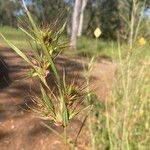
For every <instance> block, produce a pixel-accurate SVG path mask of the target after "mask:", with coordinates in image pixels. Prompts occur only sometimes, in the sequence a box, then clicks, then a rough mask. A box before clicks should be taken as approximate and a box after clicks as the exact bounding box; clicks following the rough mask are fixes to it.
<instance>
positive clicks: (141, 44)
mask: <svg viewBox="0 0 150 150" xmlns="http://www.w3.org/2000/svg"><path fill="white" fill-rule="evenodd" d="M145 44H146V40H145V38H144V37H141V38H140V39H139V45H140V46H143V45H145Z"/></svg>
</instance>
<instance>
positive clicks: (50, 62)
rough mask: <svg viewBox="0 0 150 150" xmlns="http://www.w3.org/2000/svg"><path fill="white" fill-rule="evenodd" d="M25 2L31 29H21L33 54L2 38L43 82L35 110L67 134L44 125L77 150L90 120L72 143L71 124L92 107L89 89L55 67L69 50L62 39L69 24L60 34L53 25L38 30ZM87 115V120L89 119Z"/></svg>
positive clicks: (33, 109)
mask: <svg viewBox="0 0 150 150" xmlns="http://www.w3.org/2000/svg"><path fill="white" fill-rule="evenodd" d="M22 2H23V6H24V9H25V12H26V15H27V17H28V22H29V26H28V30H25V29H24V28H22V27H19V28H20V30H21V31H22V32H23V33H25V34H26V35H27V36H28V37H29V38H30V40H32V42H31V41H30V45H31V49H30V50H31V52H23V51H22V50H20V49H19V48H17V47H16V46H15V45H13V44H12V43H11V42H10V41H8V40H7V39H6V38H5V37H4V36H3V34H1V36H2V37H3V39H4V40H5V41H6V42H7V44H8V45H9V46H10V47H11V48H12V49H13V50H14V51H15V52H16V53H17V54H18V55H19V56H20V57H21V58H22V59H24V60H25V61H26V62H27V63H28V65H29V66H30V70H31V71H30V77H31V78H34V77H35V76H36V77H37V78H38V79H39V82H40V87H39V88H40V94H37V95H31V98H32V101H33V102H34V106H33V107H32V106H31V110H32V111H33V112H35V113H36V115H38V116H39V117H41V118H42V119H44V120H47V121H48V122H49V123H51V124H55V125H56V126H58V127H60V128H63V134H60V133H58V132H57V131H56V130H54V129H52V128H51V127H50V126H49V125H48V124H45V123H43V124H44V125H45V126H46V127H48V128H49V129H50V130H51V131H53V132H54V133H55V134H57V135H58V136H59V137H60V138H61V139H62V140H63V141H64V143H65V147H66V148H67V147H68V145H69V144H70V143H73V148H75V146H76V144H77V139H78V137H79V134H80V132H81V130H82V127H83V125H84V123H85V120H86V119H84V121H83V124H82V125H81V127H80V128H79V131H76V136H75V137H73V138H72V139H69V137H68V136H69V134H68V126H69V122H70V120H71V119H73V118H75V117H76V116H77V115H78V114H79V113H81V112H86V113H87V112H89V111H90V110H91V105H88V106H86V107H84V106H83V105H82V104H83V101H84V97H85V95H86V93H85V86H84V85H82V86H81V85H77V84H75V83H74V82H71V83H70V82H67V81H66V76H65V71H63V75H61V73H60V72H58V69H57V67H56V64H55V59H56V58H57V56H58V55H59V54H60V53H61V51H62V50H63V49H64V48H65V47H66V46H67V45H66V42H64V40H62V38H61V37H62V36H63V31H64V28H65V24H64V25H63V26H62V27H61V28H59V29H57V30H53V28H51V26H49V25H46V26H43V27H41V28H40V27H38V26H37V24H36V23H35V22H34V20H33V18H32V16H31V14H30V12H29V11H28V9H27V7H26V5H25V2H24V1H22ZM50 73H51V74H53V76H54V78H53V80H54V81H55V83H56V87H55V88H51V87H50V86H49V85H48V83H47V80H46V79H47V77H48V75H49V74H50ZM72 80H73V79H72ZM29 107H30V106H29ZM87 114H88V113H87ZM87 114H86V115H85V118H87ZM70 141H71V142H70Z"/></svg>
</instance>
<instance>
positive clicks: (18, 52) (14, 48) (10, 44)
mask: <svg viewBox="0 0 150 150" xmlns="http://www.w3.org/2000/svg"><path fill="white" fill-rule="evenodd" d="M0 35H1V36H2V38H3V39H4V40H5V41H6V43H7V44H8V45H9V46H10V47H11V48H12V49H13V50H14V51H15V52H16V53H17V54H18V55H19V56H20V57H22V58H23V59H24V60H25V61H26V62H27V63H29V64H30V65H31V66H33V64H32V63H31V61H30V60H29V59H28V57H27V56H26V55H25V54H24V53H23V52H22V51H21V50H20V49H18V48H17V47H16V46H15V45H13V44H12V43H11V42H9V41H8V40H7V39H6V38H5V37H4V36H3V35H2V34H1V33H0Z"/></svg>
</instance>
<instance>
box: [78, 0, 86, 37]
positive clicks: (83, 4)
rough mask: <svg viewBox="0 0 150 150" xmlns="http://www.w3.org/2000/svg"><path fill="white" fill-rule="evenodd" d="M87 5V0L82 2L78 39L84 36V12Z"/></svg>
mask: <svg viewBox="0 0 150 150" xmlns="http://www.w3.org/2000/svg"><path fill="white" fill-rule="evenodd" d="M86 4H87V0H82V7H81V14H80V20H79V28H78V37H80V36H81V35H82V28H83V19H84V10H85V7H86Z"/></svg>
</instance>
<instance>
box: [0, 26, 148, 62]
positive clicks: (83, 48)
mask: <svg viewBox="0 0 150 150" xmlns="http://www.w3.org/2000/svg"><path fill="white" fill-rule="evenodd" d="M0 32H1V33H2V34H3V35H4V36H5V37H6V38H7V39H8V40H9V41H10V42H12V43H13V44H14V45H16V46H17V47H18V48H21V49H30V48H31V47H30V44H29V39H28V38H27V36H26V35H25V34H24V33H23V32H22V31H20V30H19V29H15V28H11V27H7V26H6V27H0ZM0 45H2V46H7V47H8V45H7V44H6V42H5V41H4V40H3V39H2V37H0ZM121 48H122V51H121V53H122V56H123V57H125V56H126V54H127V52H128V49H129V46H128V45H127V44H123V45H122V46H121ZM149 48H150V43H148V42H147V44H146V45H145V46H143V47H142V46H139V45H138V44H137V46H136V47H135V48H134V50H135V51H138V53H137V58H139V57H144V56H150V51H149ZM117 49H118V44H117V42H114V41H105V40H103V39H101V38H100V39H98V40H96V39H94V38H88V37H81V38H79V39H78V44H77V51H75V52H71V55H73V54H75V55H80V56H87V57H89V56H93V55H95V56H97V57H99V58H106V59H111V60H113V59H115V60H117V59H118V52H117V51H118V50H117ZM64 53H65V54H66V55H70V50H66V52H64Z"/></svg>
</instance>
